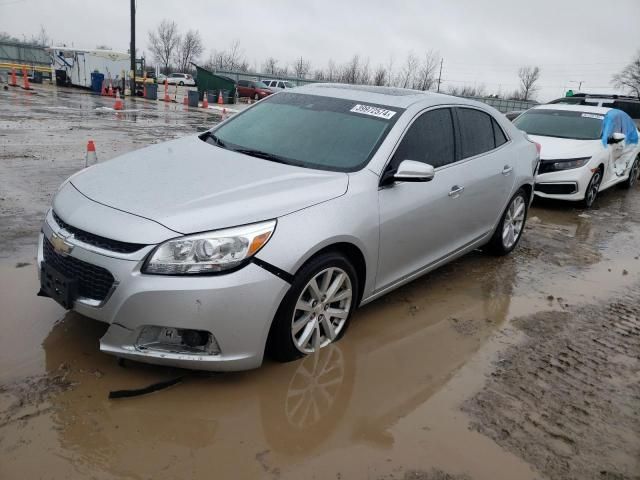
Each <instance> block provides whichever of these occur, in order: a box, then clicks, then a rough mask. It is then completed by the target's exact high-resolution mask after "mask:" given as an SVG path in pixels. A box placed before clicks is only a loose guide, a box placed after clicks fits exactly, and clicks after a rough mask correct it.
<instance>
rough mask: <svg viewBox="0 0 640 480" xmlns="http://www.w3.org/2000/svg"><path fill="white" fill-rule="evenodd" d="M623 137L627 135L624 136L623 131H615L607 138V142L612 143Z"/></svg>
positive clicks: (619, 140) (618, 141)
mask: <svg viewBox="0 0 640 480" xmlns="http://www.w3.org/2000/svg"><path fill="white" fill-rule="evenodd" d="M625 138H627V137H626V136H625V134H624V133H618V132H616V133H614V134H613V135H611V136H610V137H609V138H607V143H608V144H609V145H614V144H616V143H620V142H622V141H623V140H624V139H625Z"/></svg>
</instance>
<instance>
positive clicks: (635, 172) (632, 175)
mask: <svg viewBox="0 0 640 480" xmlns="http://www.w3.org/2000/svg"><path fill="white" fill-rule="evenodd" d="M638 176H640V154H638V156H637V157H636V159H635V160H634V161H633V165H631V171H630V172H629V178H627V179H626V180H625V181H624V183H623V185H624V187H625V188H633V187H634V186H635V185H636V183H638Z"/></svg>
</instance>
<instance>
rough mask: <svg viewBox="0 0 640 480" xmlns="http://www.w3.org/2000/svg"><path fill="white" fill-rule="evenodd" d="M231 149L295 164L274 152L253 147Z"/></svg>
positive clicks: (270, 159) (273, 160)
mask: <svg viewBox="0 0 640 480" xmlns="http://www.w3.org/2000/svg"><path fill="white" fill-rule="evenodd" d="M231 150H233V151H234V152H238V153H244V154H245V155H250V156H252V157H256V158H264V159H265V160H269V161H272V162H277V163H284V164H285V165H294V163H292V162H291V161H290V160H287V159H286V158H284V157H281V156H279V155H275V154H273V153H268V152H263V151H261V150H254V149H252V148H233V149H231Z"/></svg>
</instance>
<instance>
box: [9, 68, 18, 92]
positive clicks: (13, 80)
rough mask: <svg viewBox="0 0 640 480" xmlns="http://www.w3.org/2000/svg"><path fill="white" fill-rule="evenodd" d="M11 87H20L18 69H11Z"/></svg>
mask: <svg viewBox="0 0 640 480" xmlns="http://www.w3.org/2000/svg"><path fill="white" fill-rule="evenodd" d="M11 86H12V87H17V86H18V80H17V79H16V69H15V68H12V69H11Z"/></svg>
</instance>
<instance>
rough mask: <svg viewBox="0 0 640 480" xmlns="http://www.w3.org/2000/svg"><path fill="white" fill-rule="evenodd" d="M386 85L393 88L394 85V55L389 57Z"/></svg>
mask: <svg viewBox="0 0 640 480" xmlns="http://www.w3.org/2000/svg"><path fill="white" fill-rule="evenodd" d="M385 85H387V86H389V87H390V86H392V85H393V55H389V63H387V81H386V82H385Z"/></svg>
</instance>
